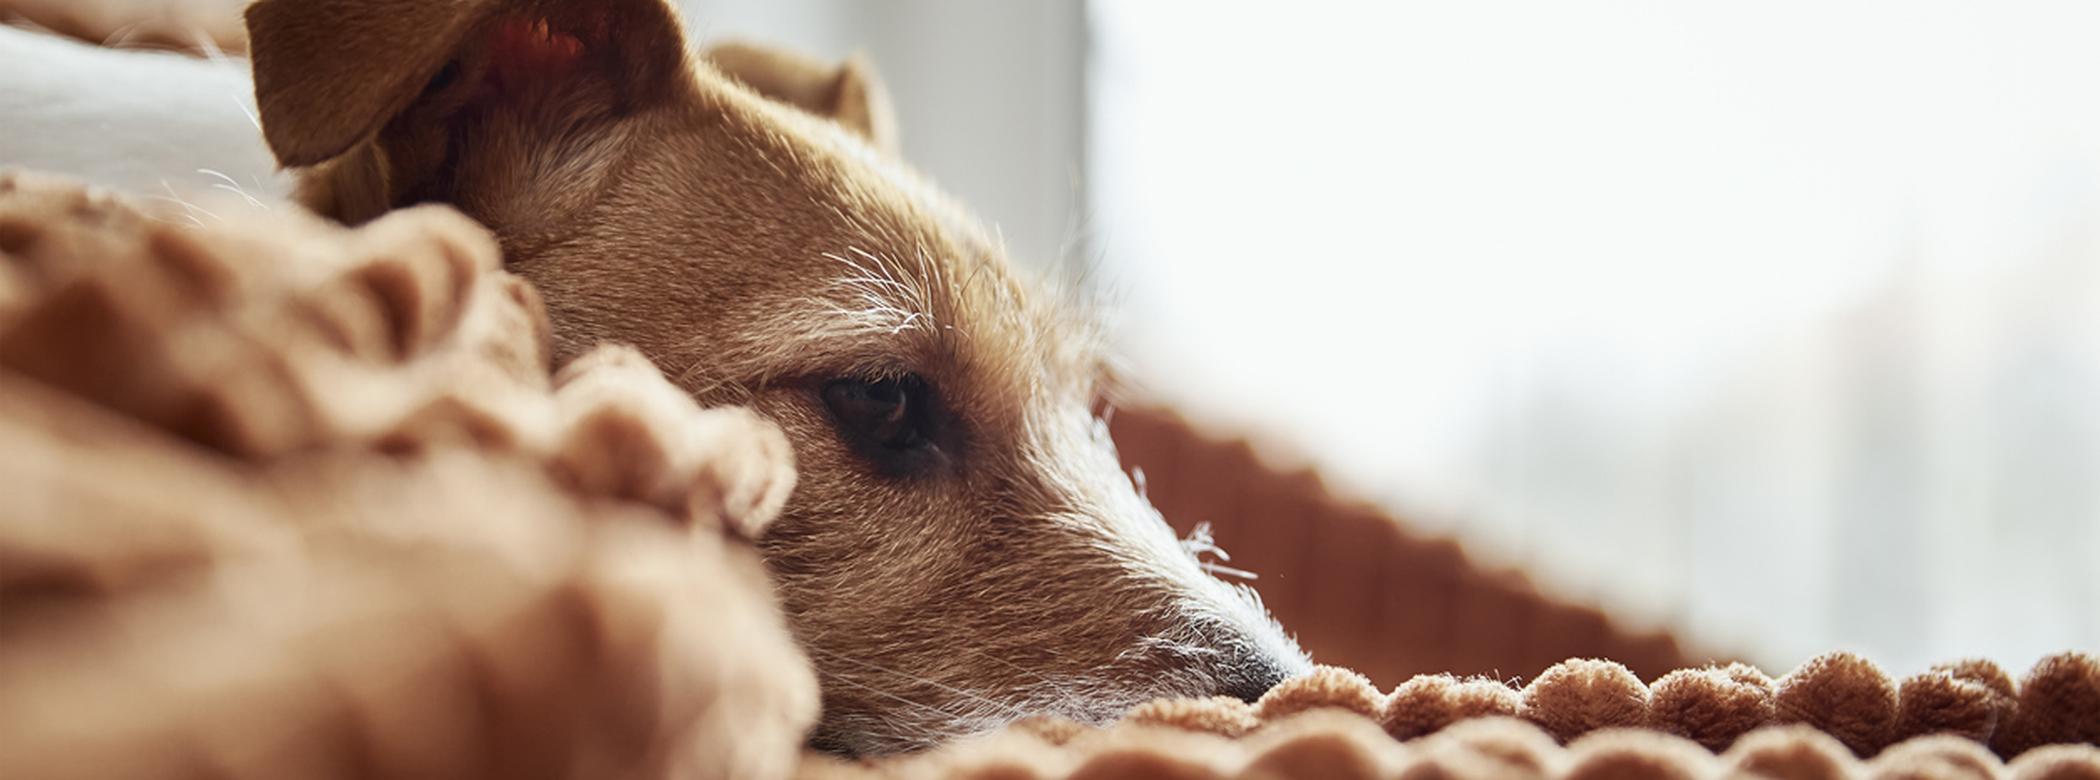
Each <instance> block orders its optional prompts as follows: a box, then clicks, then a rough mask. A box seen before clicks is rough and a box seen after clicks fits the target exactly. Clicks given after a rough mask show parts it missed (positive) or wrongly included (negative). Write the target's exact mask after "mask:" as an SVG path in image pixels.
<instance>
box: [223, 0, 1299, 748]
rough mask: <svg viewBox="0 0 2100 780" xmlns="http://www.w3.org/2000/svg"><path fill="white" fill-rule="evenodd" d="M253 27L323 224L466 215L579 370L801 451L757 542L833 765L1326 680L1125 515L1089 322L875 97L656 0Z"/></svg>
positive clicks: (271, 121)
mask: <svg viewBox="0 0 2100 780" xmlns="http://www.w3.org/2000/svg"><path fill="white" fill-rule="evenodd" d="M248 20H249V26H250V31H251V39H252V44H251V45H252V51H253V55H254V67H255V78H256V94H257V98H258V102H259V104H260V107H261V110H262V118H263V124H264V132H265V135H266V137H267V139H268V140H269V142H270V145H271V147H272V149H273V150H274V151H275V152H276V153H277V155H278V157H279V159H280V160H281V161H282V162H284V163H285V164H286V165H288V166H294V167H299V168H302V169H304V170H303V173H302V177H303V181H302V185H301V188H302V193H303V197H304V199H305V200H306V201H307V203H308V204H309V205H312V206H314V207H315V208H317V209H319V210H321V211H323V212H324V213H327V214H329V215H331V216H334V217H337V218H339V219H343V220H345V221H352V222H355V221H362V220H364V219H369V218H371V217H373V216H376V215H378V214H380V213H382V212H384V211H386V210H388V209H391V208H394V207H398V206H401V205H405V204H408V203H413V202H420V201H441V202H446V203H450V204H453V205H455V206H457V207H459V208H460V209H462V210H463V211H465V212H466V213H468V214H469V215H471V216H473V217H475V218H477V219H479V220H481V221H483V222H484V223H486V224H488V225H489V226H490V227H491V228H493V229H494V230H495V232H496V233H497V235H498V236H499V237H500V239H501V241H502V243H503V245H504V249H505V252H506V256H507V257H508V258H509V260H508V263H509V264H510V266H511V268H512V270H514V271H516V272H518V273H520V274H522V275H524V276H526V277H528V278H530V279H531V280H532V281H533V282H534V283H536V284H537V285H538V286H539V288H540V290H541V291H542V293H543V295H544V297H545V299H546V301H547V304H548V307H549V310H550V314H551V316H552V319H553V322H554V328H555V344H554V351H555V354H556V356H557V357H558V358H563V359H565V358H566V357H569V356H574V355H576V354H577V353H579V352H580V351H582V350H584V349H586V348H588V347H589V346H591V345H592V344H594V343H597V342H600V341H621V342H627V343H631V344H634V345H636V346H638V347H639V348H641V349H642V350H643V351H644V352H645V353H647V354H648V355H649V356H650V357H651V358H653V359H654V360H655V361H656V362H657V363H658V364H659V365H660V366H662V367H663V368H664V370H665V371H666V373H668V374H669V375H671V376H672V377H673V378H674V379H675V380H676V381H678V382H679V383H680V384H681V385H682V386H683V387H685V388H687V389H688V390H689V391H690V392H691V393H693V395H694V396H696V397H697V398H699V399H700V400H701V401H702V402H703V403H712V404H743V405H748V406H749V407H751V408H752V409H754V410H757V411H758V412H760V413H761V414H763V415H765V416H767V417H769V418H771V419H772V420H774V421H776V422H777V423H778V424H779V425H780V426H781V427H782V428H783V429H784V430H785V431H786V432H787V433H788V436H789V437H790V439H791V440H792V441H793V443H794V447H795V456H796V458H797V461H798V464H799V470H800V472H801V478H800V482H799V487H798V488H797V490H796V492H795V494H794V496H793V497H792V499H791V500H790V501H789V503H788V507H787V509H786V510H785V512H784V514H783V515H782V517H781V519H780V520H779V521H778V522H776V523H775V524H774V525H773V526H772V528H771V530H770V531H769V532H768V534H767V536H765V538H763V539H762V540H760V544H761V547H762V549H763V551H764V554H765V558H766V560H767V563H768V565H769V567H770V569H771V570H772V573H773V575H774V577H775V579H776V581H777V582H778V585H779V591H780V597H781V599H782V601H783V604H784V607H785V609H786V611H787V613H788V615H789V618H790V622H791V624H792V625H793V627H794V631H795V633H796V634H797V637H798V639H799V640H800V641H801V642H802V643H803V644H804V646H805V647H807V648H808V649H809V651H810V654H811V655H812V657H813V658H814V659H815V660H816V663H817V666H818V671H819V673H820V675H821V678H822V680H823V683H824V717H823V722H822V724H821V725H820V727H819V731H818V733H817V734H816V735H815V737H814V738H813V739H814V741H815V742H816V743H817V744H819V745H822V746H827V747H832V748H836V749H843V750H849V751H856V752H878V751H885V750H895V749H903V748H910V747H914V746H918V745H922V744H927V743H929V742H932V741H935V740H938V739H941V738H944V737H948V736H953V735H957V734H961V733H967V732H971V731H976V730H981V729H983V728H987V727H990V726H993V725H996V724H999V723H1002V722H1005V721H1008V720H1012V719H1014V718H1016V717H1019V716H1022V715H1025V714H1031V713H1040V712H1048V713H1057V714H1063V715H1066V716H1071V717H1076V718H1080V719H1090V720H1098V719H1102V718H1106V717H1110V716H1112V715H1114V714H1115V713H1117V712H1119V711H1120V710H1121V709H1122V708H1124V707H1126V706H1128V705H1130V704H1133V703H1136V702H1138V701H1142V700H1144V699H1147V698H1150V697H1154V696H1161V695H1206V694H1228V695H1236V696H1240V697H1242V698H1252V697H1254V696H1258V695H1259V694H1260V693H1262V692H1263V691H1265V690H1267V689H1268V688H1269V687H1270V686H1271V685H1273V684H1274V683H1275V682H1276V681H1278V680H1280V679H1282V678H1284V677H1286V676H1289V675H1291V674H1293V673H1296V672H1298V671H1300V670H1302V669H1303V668H1304V667H1305V663H1306V662H1305V660H1304V658H1303V656H1302V655H1301V654H1300V653H1299V652H1298V650H1297V649H1296V648H1295V647H1294V646H1293V645H1292V644H1291V643H1290V641H1289V640H1287V639H1286V638H1285V637H1284V636H1283V635H1282V633H1281V632H1280V631H1279V630H1278V629H1277V628H1276V627H1275V625H1274V624H1273V623H1272V622H1270V621H1269V620H1268V618H1267V617H1266V615H1265V614H1264V613H1263V611H1262V610H1261V609H1260V607H1259V605H1258V604H1256V603H1255V602H1254V601H1253V600H1252V599H1251V598H1250V596H1249V595H1247V594H1248V592H1247V591H1245V590H1244V589H1240V588H1235V587H1232V586H1228V585H1225V584H1223V583H1221V582H1219V581H1217V580H1215V579H1213V578H1211V577H1210V576H1209V575H1207V574H1206V573H1205V572H1204V571H1203V570H1202V569H1201V568H1200V567H1199V565H1198V564H1197V562H1196V561H1195V560H1194V558H1193V557H1192V556H1191V555H1190V554H1189V553H1188V552H1187V551H1185V550H1184V549H1183V547H1182V546H1181V545H1180V544H1178V543H1177V542H1176V540H1175V539H1174V538H1173V535H1172V534H1171V532H1170V531H1169V530H1168V528H1167V526H1166V525H1165V524H1164V523H1162V522H1161V520H1160V518H1159V517H1158V515H1157V514H1156V513H1155V512H1154V511H1153V510H1152V508H1151V507H1150V505H1149V504H1147V503H1146V501H1145V500H1144V498H1143V497H1142V496H1140V495H1139V494H1138V493H1137V491H1136V490H1135V489H1134V488H1133V486H1132V484H1131V481H1130V479H1129V477H1128V476H1127V475H1125V474H1124V473H1123V471H1122V470H1121V467H1120V465H1119V464H1118V463H1117V460H1116V455H1115V452H1114V448H1113V446H1112V445H1111V444H1110V442H1109V440H1108V437H1107V434H1106V429H1105V426H1104V425H1103V424H1102V422H1101V420H1099V419H1098V418H1097V416H1096V408H1097V407H1096V405H1095V399H1096V398H1097V395H1098V394H1099V392H1100V389H1101V388H1100V387H1099V385H1100V383H1101V382H1102V381H1103V371H1102V368H1103V366H1102V363H1101V360H1100V358H1099V356H1098V354H1097V352H1096V345H1095V343H1094V340H1093V338H1092V337H1091V332H1090V330H1089V328H1088V327H1087V325H1086V324H1085V322H1084V319H1083V317H1081V316H1079V315H1080V312H1077V311H1075V310H1073V308H1072V307H1069V306H1065V305H1063V304H1061V303H1060V302H1059V301H1058V300H1057V299H1054V298H1045V297H1042V296H1039V295H1038V294H1036V293H1034V292H1032V291H1031V290H1030V288H1029V287H1028V286H1026V285H1024V284H1022V283H1021V282H1020V281H1018V280H1017V279H1016V276H1015V274H1014V272H1013V271H1012V270H1011V269H1010V268H1009V267H1008V265H1007V263H1006V261H1005V259H1004V258H1003V256H1002V253H1001V248H1000V247H999V245H998V244H997V242H996V241H994V240H992V239H991V238H989V237H988V236H987V235H986V233H985V232H984V231H983V230H982V229H980V228H979V227H978V226H977V224H976V223H975V222H974V221H972V220H971V219H970V218H968V217H967V216H965V215H963V214H962V213H961V212H960V211H958V210H957V209H955V208H954V207H953V206H952V205H951V204H950V203H949V202H948V201H947V200H946V199H945V198H943V197H942V196H941V195H940V194H939V193H937V192H935V191H934V190H933V189H932V188H931V187H929V186H928V185H927V184H926V183H925V182H924V181H922V180H921V179H920V178H919V177H918V176H917V175H915V174H914V173H913V172H912V171H911V170H909V169H908V168H906V167H905V166H904V165H902V164H900V163H899V162H898V161H897V160H896V159H895V156H894V154H892V153H891V151H890V149H889V147H890V144H891V142H890V134H889V133H890V131H889V129H888V128H889V123H888V119H887V117H888V110H887V106H886V105H885V104H884V102H883V98H882V93H881V90H880V88H879V87H878V86H877V85H876V84H875V82H874V81H873V80H872V78H871V77H870V76H869V74H868V73H867V72H866V70H865V68H863V67H862V66H860V65H859V64H857V63H848V64H847V65H846V66H844V67H836V68H834V67H823V66H819V65H816V64H814V63H811V62H808V61H805V60H800V59H798V58H794V57H791V56H786V55H781V54H777V53H772V52H768V51H766V50H763V49H753V48H749V47H736V48H729V49H719V50H717V51H716V52H715V53H714V54H713V55H712V56H711V59H712V60H713V61H714V62H713V64H708V63H703V62H699V61H696V60H695V59H691V58H689V57H688V55H687V51H686V48H685V43H684V41H683V40H682V38H681V34H680V28H679V26H678V24H677V20H676V19H675V17H674V15H673V14H672V13H671V11H670V10H669V9H668V8H666V7H665V6H664V5H663V3H662V2H661V0H566V1H557V0H445V1H443V2H431V1H430V0H264V1H263V2H261V3H259V4H257V5H256V6H254V7H253V8H252V9H251V10H250V11H249V16H248ZM740 82H741V83H740ZM747 84H748V86H746V85H747ZM754 90H756V91H754ZM761 93H763V94H761Z"/></svg>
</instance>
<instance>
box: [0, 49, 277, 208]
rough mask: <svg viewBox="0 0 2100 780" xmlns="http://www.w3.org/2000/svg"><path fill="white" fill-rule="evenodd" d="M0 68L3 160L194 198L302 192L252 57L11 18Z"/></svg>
mask: <svg viewBox="0 0 2100 780" xmlns="http://www.w3.org/2000/svg"><path fill="white" fill-rule="evenodd" d="M0 73H5V74H7V75H6V77H5V80H6V84H5V85H4V87H0V166H5V167H11V168H28V169H33V170H40V171H48V172H53V173H61V174H66V175H69V176H73V177H75V178H78V179H81V180H84V181H88V182H91V183H93V184H97V185H101V186H104V187H109V188H111V189H115V190H120V191H126V192H131V193H135V194H138V195H142V196H145V197H149V198H171V199H178V200H181V201H185V202H202V201H210V202H214V203H222V202H234V203H248V200H249V199H250V198H252V199H254V200H255V201H256V202H259V203H265V204H270V203H281V202H283V201H284V200H285V199H286V198H287V197H288V196H289V193H290V192H291V181H290V178H289V177H287V176H285V175H284V174H282V173H280V172H279V171H278V170H277V165H276V161H275V160H274V159H272V158H271V156H270V153H269V150H268V149H267V148H266V147H265V146H264V144H263V141H262V130H261V128H260V127H259V126H257V125H256V123H255V119H254V117H255V95H254V87H253V85H252V83H251V82H250V80H249V76H248V69H247V67H246V63H245V61H242V60H219V61H211V60H205V59H199V58H196V57H190V56H186V55H182V54H176V53H171V52H159V51H141V50H113V49H105V48H101V47H96V46H89V45H86V44H83V43H79V42H76V41H73V40H70V39H65V38H60V37H57V36H53V35H48V34H43V33H38V32H32V31H29V30H23V29H19V28H15V27H7V26H4V25H0ZM234 189H237V190H239V193H238V194H236V193H233V192H230V190H234ZM192 208H194V207H192ZM184 213H192V214H194V216H196V217H198V218H202V219H210V216H208V215H206V214H203V213H199V212H195V211H188V212H184Z"/></svg>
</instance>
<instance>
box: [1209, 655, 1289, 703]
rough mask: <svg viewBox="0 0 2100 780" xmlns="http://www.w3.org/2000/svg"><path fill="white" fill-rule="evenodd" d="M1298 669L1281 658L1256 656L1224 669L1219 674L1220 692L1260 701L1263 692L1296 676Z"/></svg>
mask: <svg viewBox="0 0 2100 780" xmlns="http://www.w3.org/2000/svg"><path fill="white" fill-rule="evenodd" d="M1295 674H1296V671H1295V670H1294V669H1292V668H1290V666H1289V665H1287V664H1285V663H1283V662H1282V661H1280V660H1277V659H1274V658H1269V657H1267V656H1255V657H1253V658H1249V659H1246V660H1244V661H1241V662H1240V663H1238V664H1235V665H1234V666H1233V668H1230V669H1226V670H1224V674H1221V675H1220V676H1219V683H1220V685H1219V690H1218V693H1220V694H1223V695H1226V696H1231V697H1233V698H1235V699H1239V700H1240V701H1243V702H1246V703H1248V704H1253V703H1255V702H1256V701H1259V700H1260V699H1261V697H1262V694H1265V693H1268V692H1269V689H1270V688H1274V687H1276V686H1277V685H1278V684H1280V683H1282V682H1283V681H1284V680H1288V679H1290V678H1291V677H1293V676H1295Z"/></svg>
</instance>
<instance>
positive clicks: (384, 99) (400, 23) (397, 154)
mask: <svg viewBox="0 0 2100 780" xmlns="http://www.w3.org/2000/svg"><path fill="white" fill-rule="evenodd" d="M247 23H248V35H249V47H250V56H251V59H252V61H253V64H254V70H255V98H256V105H257V107H258V108H259V109H260V111H261V115H262V116H261V118H262V125H263V137H264V139H265V140H266V141H267V142H268V143H269V146H270V150H271V151H272V152H274V153H275V154H276V155H277V159H278V162H279V163H281V164H283V165H285V166H287V167H307V166H315V165H320V164H322V163H328V162H331V161H337V160H338V159H339V158H345V157H346V156H347V155H351V154H353V153H356V152H358V151H359V150H360V147H361V146H362V145H365V144H367V143H368V142H374V141H375V140H376V142H377V146H378V148H377V149H376V150H374V151H373V152H372V153H371V154H369V155H360V156H361V157H367V158H369V159H363V160H354V161H353V160H344V161H343V162H345V163H356V165H355V166H353V167H360V168H363V169H365V170H362V171H358V172H354V175H355V176H357V177H361V178H364V179H376V181H377V183H378V184H380V188H381V189H383V190H388V191H389V192H387V193H386V194H387V195H388V196H391V197H399V196H400V195H401V194H402V192H403V190H406V189H413V187H414V186H415V182H414V181H412V180H413V178H414V177H415V176H417V175H427V174H419V173H418V172H417V171H415V170H414V168H415V167H416V166H418V165H430V164H436V163H441V162H442V155H443V154H444V150H443V148H442V147H443V146H444V144H445V143H446V140H445V139H446V138H447V137H448V135H449V134H448V133H446V132H445V131H444V128H445V127H446V125H447V124H448V123H449V122H451V121H452V120H454V119H455V118H456V117H458V116H460V115H462V114H464V113H467V112H470V111H474V110H476V109H487V108H490V107H491V104H496V103H505V102H508V103H512V104H517V103H521V102H525V101H530V100H533V99H535V98H544V97H547V96H550V95H559V96H560V99H558V100H556V99H548V100H542V101H541V102H542V103H549V104H555V105H558V109H557V110H559V111H561V112H565V113H566V114H568V116H564V117H563V118H564V119H576V118H584V117H576V116H574V114H576V113H577V112H579V111H590V110H600V111H610V112H620V111H633V110H637V109H640V108H644V107H647V106H649V105H651V104H652V103H654V102H657V101H661V100H664V99H665V98H667V97H668V96H670V95H672V94H675V92H676V90H678V89H680V88H681V87H682V86H684V85H687V84H689V78H690V71H689V68H690V65H689V61H688V59H687V56H686V49H685V42H684V38H683V36H682V35H681V33H680V28H679V24H678V19H677V16H676V14H675V13H674V12H673V11H672V10H671V9H670V8H669V7H668V6H667V5H666V4H665V0H260V2H257V3H256V4H254V5H253V6H250V7H249V9H248V12H247ZM579 84H581V85H583V86H582V89H583V92H582V94H583V96H584V97H585V99H583V100H577V99H575V98H576V97H577V96H578V92H577V90H578V88H579ZM561 90H568V91H566V92H563V91H561ZM404 178H406V179H409V180H408V181H404V180H403V179H404Z"/></svg>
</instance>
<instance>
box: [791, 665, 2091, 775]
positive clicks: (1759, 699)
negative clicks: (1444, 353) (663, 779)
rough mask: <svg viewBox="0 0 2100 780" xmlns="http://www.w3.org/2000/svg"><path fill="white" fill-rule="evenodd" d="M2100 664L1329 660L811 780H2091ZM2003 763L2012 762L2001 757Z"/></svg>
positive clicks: (819, 769)
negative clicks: (1501, 678) (1673, 665)
mask: <svg viewBox="0 0 2100 780" xmlns="http://www.w3.org/2000/svg"><path fill="white" fill-rule="evenodd" d="M2096 743H2100V660H2096V659H2095V658H2094V657H2093V656H2090V655H2084V654H2078V653H2064V654H2060V655H2056V656H2051V657H2049V658H2046V659H2043V660H2042V661H2041V662H2040V663H2038V664H2036V665H2035V666H2034V668H2033V669H2030V670H2029V671H2028V672H2027V674H2026V675H2025V676H2024V677H2023V678H2022V679H2021V680H2020V682H2019V683H2018V684H2017V685H2014V684H2013V683H2012V682H2011V677H2010V676H2009V675H2007V674H2006V673H2005V672H2004V671H2003V670H2001V669H1999V668H1998V667H1997V666H1996V665H1994V664H1991V663H1989V662H1986V661H1975V660H1970V661H1962V662H1958V663H1952V664H1943V665H1941V666H1938V667H1934V668H1933V669H1932V670H1930V671H1927V672H1925V673H1922V674H1919V675H1915V676H1912V677H1910V678H1907V679H1904V680H1901V681H1898V680H1892V679H1890V678H1889V677H1888V675H1886V674H1884V673H1883V672H1882V671H1881V670H1880V669H1879V668H1877V667H1875V666H1874V664H1872V663H1870V662H1868V661H1867V660H1865V659H1863V658H1860V657H1858V656H1853V655H1848V654H1844V653H1832V654H1829V655H1825V656H1821V657H1818V658H1816V659H1814V660H1811V661H1809V662H1808V663H1806V664H1803V665H1802V666H1801V667H1800V668H1798V669H1795V670H1794V671H1793V672H1792V673H1790V674H1787V675H1785V676H1783V677H1780V678H1779V679H1777V680H1774V679H1772V678H1770V677H1767V676H1766V675H1765V674H1764V673H1763V672H1761V671H1758V670H1756V669H1754V668H1751V667H1748V666H1744V665H1741V664H1731V665H1729V666H1725V667H1706V668H1697V669H1681V670H1677V671H1673V672H1670V673H1669V674H1666V675H1663V676H1662V677H1661V678H1660V679H1658V680H1656V682H1655V683H1654V684H1653V685H1646V684H1643V683H1642V682H1641V680H1640V678H1638V677H1635V676H1634V675H1633V674H1632V673H1631V672H1630V671H1628V670H1627V669H1626V667H1624V666H1622V665H1619V664H1617V663H1613V662H1610V661H1597V660H1586V659H1574V660H1569V661H1564V662H1562V663H1559V664H1555V665H1554V666H1553V667H1551V668H1549V669H1546V670H1545V671H1544V673H1542V674H1540V675H1539V676H1538V677H1537V678H1536V679H1534V680H1533V681H1532V682H1531V683H1530V684H1529V685H1526V686H1524V687H1522V688H1515V687H1511V686H1508V685H1505V684H1504V683H1501V682H1498V681H1495V680H1484V679H1475V680H1461V679H1458V678H1454V677H1451V676H1448V675H1430V676H1420V677H1415V678H1413V679H1410V680H1408V681H1406V682H1404V683H1402V684H1401V685H1400V686H1398V687H1397V688H1395V689H1393V690H1391V691H1380V690H1379V689H1378V688H1376V687H1375V686H1373V685H1372V684H1371V683H1370V681H1368V680H1366V679H1365V678H1364V677H1363V676H1362V675H1359V674H1356V673H1355V672H1351V671H1348V670H1345V669H1337V668H1333V667H1321V668H1320V669H1319V670H1317V671H1316V672H1315V673H1314V674H1312V675H1311V676H1308V677H1302V678H1298V679H1295V680H1291V681H1289V682H1286V683H1284V684H1283V685H1282V686H1279V687H1278V688H1277V689H1276V690H1274V691H1271V692H1270V693H1269V694H1268V695H1267V696H1264V697H1263V698H1262V699H1261V701H1259V702H1256V703H1255V704H1251V705H1250V704H1245V703H1242V702H1240V701H1239V700H1236V699H1232V698H1228V697H1218V698H1213V699H1204V700H1181V701H1158V702H1153V703H1151V704H1148V705H1145V706H1143V707H1140V708H1138V709H1137V710H1134V711H1132V712H1131V713H1130V714H1129V715H1127V716H1126V717H1124V718H1123V720H1122V721H1121V722H1119V723H1117V724H1115V725H1113V726H1110V727H1107V728H1100V729H1095V728H1089V727H1085V726H1081V725H1078V724H1074V723H1070V722H1062V721H1052V720H1042V721H1032V722H1024V723H1020V724H1015V725H1014V726H1012V727H1009V728H1007V729H1006V730H1004V731H1002V732H999V733H996V734H992V735H988V736H986V737H983V738H980V739H978V740H975V741H971V742H965V743H960V744H957V745H953V746H950V747H947V748H943V749H941V750H937V751H934V752H932V753H929V754H926V755H920V756H912V757H907V758H901V759H892V760H888V761H880V762H869V763H865V764H861V765H846V764H841V763H838V762H834V761H829V760H824V759H811V760H809V761H806V762H805V763H804V765H803V768H802V771H801V775H802V776H803V777H808V778H832V777H836V778H852V777H867V776H883V777H907V778H913V777H926V778H940V777H987V776H991V777H1002V778H1030V777H1088V778H1103V779H1104V780H1105V779H1107V778H1141V777H1188V778H1210V777H1246V776H1259V777H1277V778H1350V777H1364V778H1370V777H1447V776H1456V777H1567V778H1587V777H1597V778H1605V777H1613V778H1618V777H1642V778H1677V777H1711V776H1717V775H1722V774H1731V775H1753V776H1766V777H1779V778H1847V777H1891V776H1895V777H1949V778H1953V777H1976V778H1991V777H2007V776H2010V777H2052V778H2056V777H2061V778H2088V777H2096V776H2100V774H2095V773H2100V748H2095V744H2096ZM2007 761H2009V762H2010V763H2009V764H2008V763H2006V762H2007Z"/></svg>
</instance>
